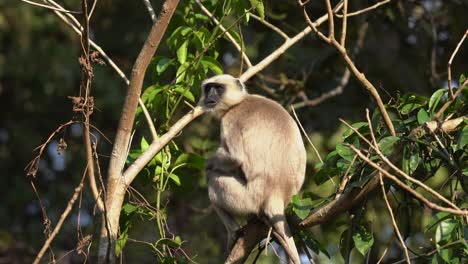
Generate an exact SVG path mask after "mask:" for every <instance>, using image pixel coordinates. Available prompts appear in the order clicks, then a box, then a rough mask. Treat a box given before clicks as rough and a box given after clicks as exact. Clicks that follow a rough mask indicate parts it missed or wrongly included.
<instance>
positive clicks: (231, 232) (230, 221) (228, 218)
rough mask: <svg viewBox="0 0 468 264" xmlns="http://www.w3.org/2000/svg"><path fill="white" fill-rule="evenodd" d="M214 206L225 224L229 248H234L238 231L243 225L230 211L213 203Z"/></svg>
mask: <svg viewBox="0 0 468 264" xmlns="http://www.w3.org/2000/svg"><path fill="white" fill-rule="evenodd" d="M213 208H214V209H215V211H216V213H217V214H218V216H219V218H221V221H222V222H223V224H224V226H225V227H226V230H227V233H228V237H227V247H228V250H230V249H231V248H232V246H233V245H234V242H236V239H237V237H236V232H237V230H239V229H240V228H241V227H240V226H239V224H238V223H237V222H236V219H235V218H234V217H233V216H232V215H230V214H229V213H228V212H226V211H225V210H223V209H222V208H219V207H217V206H216V205H213Z"/></svg>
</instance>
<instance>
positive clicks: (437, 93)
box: [429, 89, 447, 113]
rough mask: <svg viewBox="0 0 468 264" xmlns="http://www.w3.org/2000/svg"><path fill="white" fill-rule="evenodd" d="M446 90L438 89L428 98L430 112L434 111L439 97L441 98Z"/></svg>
mask: <svg viewBox="0 0 468 264" xmlns="http://www.w3.org/2000/svg"><path fill="white" fill-rule="evenodd" d="M446 91H447V90H446V89H439V90H437V91H435V92H434V93H433V94H432V96H431V98H430V99H429V110H430V111H431V113H433V112H434V110H435V109H436V107H437V105H438V104H439V101H440V99H441V98H442V95H444V93H445V92H446Z"/></svg>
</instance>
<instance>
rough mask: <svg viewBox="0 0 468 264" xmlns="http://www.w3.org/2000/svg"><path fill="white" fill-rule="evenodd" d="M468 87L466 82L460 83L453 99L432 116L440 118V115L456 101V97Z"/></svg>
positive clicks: (467, 81)
mask: <svg viewBox="0 0 468 264" xmlns="http://www.w3.org/2000/svg"><path fill="white" fill-rule="evenodd" d="M467 86H468V80H466V81H465V82H463V83H462V85H461V87H458V89H457V91H456V92H455V94H454V95H453V98H450V99H449V100H448V101H447V102H446V103H445V104H444V105H443V106H442V107H441V108H440V109H439V111H438V112H437V113H436V114H435V115H434V117H435V118H440V117H441V116H442V114H443V113H444V112H445V110H447V108H448V107H449V106H450V105H451V104H452V103H453V102H454V101H455V100H456V99H457V97H458V96H459V95H460V94H461V93H462V91H463V89H465V88H466V87H467Z"/></svg>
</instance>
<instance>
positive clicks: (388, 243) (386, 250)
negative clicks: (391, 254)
mask: <svg viewBox="0 0 468 264" xmlns="http://www.w3.org/2000/svg"><path fill="white" fill-rule="evenodd" d="M394 238H395V237H394V236H391V237H390V238H389V239H388V242H387V243H386V245H385V249H384V251H383V253H382V256H380V258H379V260H378V261H377V263H376V264H380V263H381V262H382V260H383V259H384V258H385V256H386V255H387V252H388V248H389V247H390V244H391V243H392V242H393V239H394Z"/></svg>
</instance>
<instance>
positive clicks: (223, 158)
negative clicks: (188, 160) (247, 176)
mask: <svg viewBox="0 0 468 264" xmlns="http://www.w3.org/2000/svg"><path fill="white" fill-rule="evenodd" d="M205 169H206V171H207V172H216V173H217V174H224V175H233V176H239V175H241V174H243V172H242V169H241V164H240V162H239V161H237V160H236V159H235V158H234V157H232V156H231V155H229V153H228V152H227V151H226V150H224V149H223V148H218V150H217V151H216V153H215V155H213V156H211V157H210V158H208V159H207V160H206V164H205Z"/></svg>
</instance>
